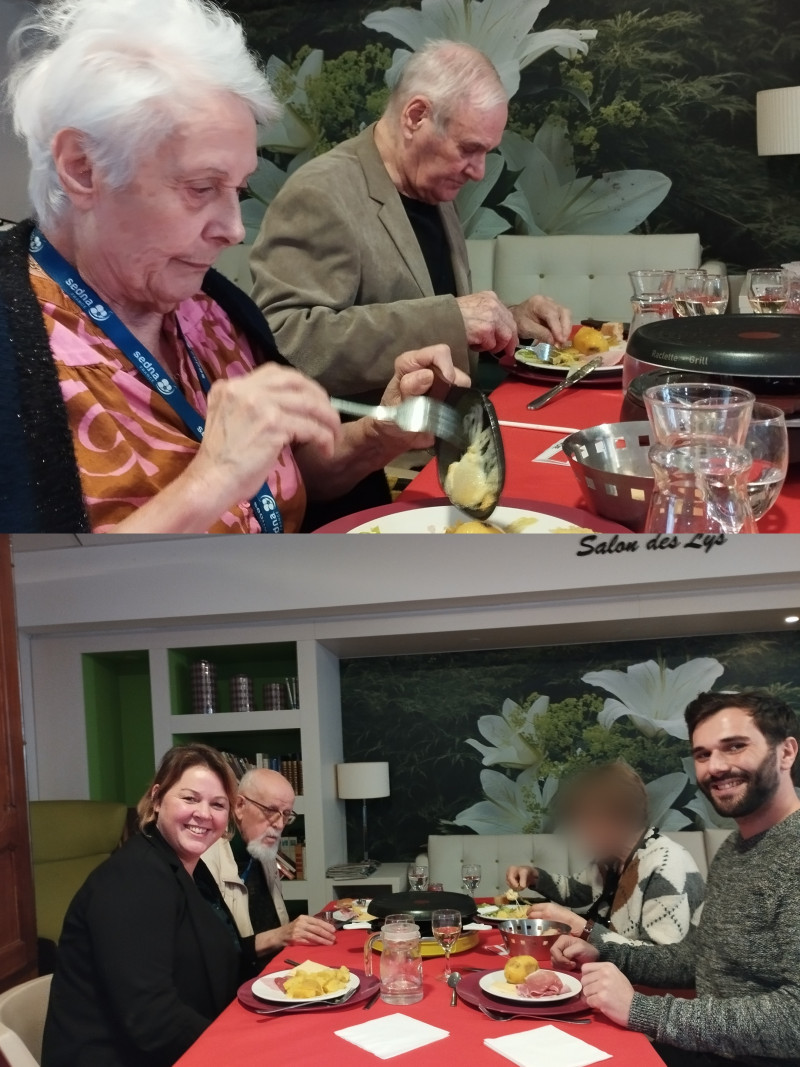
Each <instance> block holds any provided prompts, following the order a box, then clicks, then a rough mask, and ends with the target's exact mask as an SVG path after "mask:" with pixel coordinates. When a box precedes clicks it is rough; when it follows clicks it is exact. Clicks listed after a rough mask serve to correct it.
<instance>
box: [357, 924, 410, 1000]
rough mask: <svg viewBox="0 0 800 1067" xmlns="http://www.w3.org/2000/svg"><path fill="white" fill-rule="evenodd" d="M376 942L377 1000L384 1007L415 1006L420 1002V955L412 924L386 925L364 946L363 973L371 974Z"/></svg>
mask: <svg viewBox="0 0 800 1067" xmlns="http://www.w3.org/2000/svg"><path fill="white" fill-rule="evenodd" d="M378 939H380V940H381V942H382V945H383V950H382V952H381V1000H384V1001H386V1003H387V1004H416V1003H417V1002H418V1001H420V1000H422V955H421V952H420V936H419V927H418V926H417V925H416V923H387V924H386V925H385V926H384V927H383V929H382V930H381V931H380V933H377V934H372V936H371V937H368V938H367V941H366V943H365V945H364V972H365V973H366V974H367V975H371V974H372V946H373V945H374V944H375V942H376V941H377V940H378Z"/></svg>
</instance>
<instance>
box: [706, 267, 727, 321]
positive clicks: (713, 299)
mask: <svg viewBox="0 0 800 1067" xmlns="http://www.w3.org/2000/svg"><path fill="white" fill-rule="evenodd" d="M730 298H731V289H730V285H729V283H728V275H727V274H707V275H706V280H705V281H704V282H703V314H704V315H724V314H725V312H726V311H727V310H728V301H729V300H730Z"/></svg>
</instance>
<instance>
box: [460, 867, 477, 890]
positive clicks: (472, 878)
mask: <svg viewBox="0 0 800 1067" xmlns="http://www.w3.org/2000/svg"><path fill="white" fill-rule="evenodd" d="M461 882H462V884H463V886H464V888H465V889H466V891H467V892H468V893H469V895H470V896H471V897H474V896H475V890H476V889H477V888H478V886H479V885H480V884H481V865H480V863H462V864H461Z"/></svg>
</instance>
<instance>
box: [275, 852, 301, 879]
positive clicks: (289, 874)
mask: <svg viewBox="0 0 800 1067" xmlns="http://www.w3.org/2000/svg"><path fill="white" fill-rule="evenodd" d="M275 862H276V863H277V865H278V874H279V875H280V877H281V878H285V879H286V880H287V881H293V880H294V879H295V878H297V877H299V875H298V873H297V865H296V864H295V863H294V861H293V860H291V859H289V857H288V856H287V855H286V853H285V852H283V851H282V850H281V851H279V852H278V855H277V856H276V857H275Z"/></svg>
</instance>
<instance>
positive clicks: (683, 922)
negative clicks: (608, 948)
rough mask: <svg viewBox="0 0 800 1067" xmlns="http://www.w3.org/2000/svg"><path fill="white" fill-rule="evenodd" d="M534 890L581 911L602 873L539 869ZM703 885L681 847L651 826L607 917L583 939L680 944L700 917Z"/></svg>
mask: <svg viewBox="0 0 800 1067" xmlns="http://www.w3.org/2000/svg"><path fill="white" fill-rule="evenodd" d="M536 888H537V890H538V891H539V892H540V893H542V894H543V895H544V896H548V897H550V898H551V899H552V900H554V901H555V902H556V903H557V904H563V905H565V906H566V907H568V908H572V909H573V910H577V911H585V910H586V909H587V908H588V907H589V906H590V905H591V904H592V903H593V901H595V900H596V899H597V898H598V897H599V896H600V894H601V893H602V891H603V874H602V872H601V870H600V865H599V864H598V863H591V864H589V866H588V867H586V869H585V870H583V871H581V872H580V874H576V875H570V876H566V875H561V874H548V872H547V871H542V870H539V879H538V881H537V883H536ZM704 892H705V883H704V881H703V876H702V875H701V874H700V871H699V870H698V868H697V864H696V863H695V862H694V860H693V859H692V857H691V855H690V854H689V853H688V852H687V850H686V849H685V848H684V847H683V845H678V844H676V843H675V842H674V841H671V840H670V839H669V838H668V837H662V836H661V835H659V833H658V831H657V830H655V829H654V828H651V829H650V830H648V831H647V834H646V836H645V840H644V843H643V845H642V846H641V847H640V848H639V849H638V850H637V852H636V853H635V854H634V856H633V859H632V860H631V861H630V863H629V864H628V866H627V867H626V868H625V870H624V872H623V873H622V876H621V878H620V881H619V885H618V887H617V892H616V894H615V896H614V901H613V903H612V906H611V911H610V913H609V915H608V918H607V920H606V921H607V922H608V926H607V927H606V926H602V925H601V924H600V923H598V924H597V925H596V926H595V928H594V929H593V930H592V932H591V934H590V936H589V941H590V942H591V943H592V944H594V945H597V946H598V947H599V946H600V945H602V944H604V943H607V942H621V943H623V944H638V945H650V944H654V945H670V944H674V943H675V942H676V941H682V940H683V939H684V938H685V937H686V935H687V934H688V933H689V928H690V927H691V926H692V925H693V924H696V923H697V921H698V919H699V917H700V910H701V907H702V903H703V895H704Z"/></svg>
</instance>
